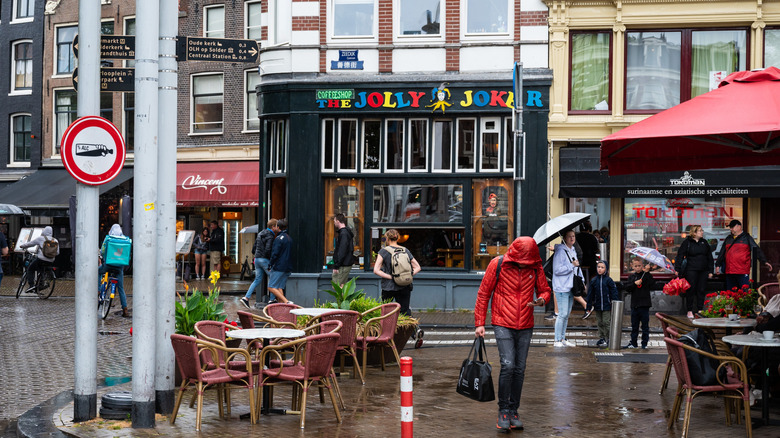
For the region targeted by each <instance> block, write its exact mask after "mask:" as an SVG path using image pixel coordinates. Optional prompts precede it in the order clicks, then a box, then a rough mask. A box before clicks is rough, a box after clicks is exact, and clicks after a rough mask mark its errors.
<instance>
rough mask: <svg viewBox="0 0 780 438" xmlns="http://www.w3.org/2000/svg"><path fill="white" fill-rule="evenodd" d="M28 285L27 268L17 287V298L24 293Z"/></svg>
mask: <svg viewBox="0 0 780 438" xmlns="http://www.w3.org/2000/svg"><path fill="white" fill-rule="evenodd" d="M26 287H27V270H26V269H25V270H24V273H23V274H22V278H21V280H19V287H17V288H16V298H19V295H21V294H22V291H23V290H25V288H26Z"/></svg>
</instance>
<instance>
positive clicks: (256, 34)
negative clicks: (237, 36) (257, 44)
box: [245, 2, 262, 41]
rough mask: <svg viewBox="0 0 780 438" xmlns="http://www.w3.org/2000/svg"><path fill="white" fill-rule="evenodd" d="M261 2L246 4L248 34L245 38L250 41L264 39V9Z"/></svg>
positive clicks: (246, 33)
mask: <svg viewBox="0 0 780 438" xmlns="http://www.w3.org/2000/svg"><path fill="white" fill-rule="evenodd" d="M261 6H262V5H261V3H260V2H251V3H250V2H247V3H246V32H245V38H247V39H250V40H257V41H260V39H262V34H261V27H262V23H261V21H260V20H261V17H262V7H261Z"/></svg>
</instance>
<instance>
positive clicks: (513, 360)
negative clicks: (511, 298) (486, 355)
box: [493, 325, 533, 412]
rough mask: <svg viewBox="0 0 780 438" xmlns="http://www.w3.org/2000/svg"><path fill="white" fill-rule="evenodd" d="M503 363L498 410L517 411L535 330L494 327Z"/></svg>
mask: <svg viewBox="0 0 780 438" xmlns="http://www.w3.org/2000/svg"><path fill="white" fill-rule="evenodd" d="M493 332H494V333H495V335H496V345H498V356H499V360H500V361H501V373H500V374H499V375H498V409H499V410H510V411H513V412H514V411H517V407H518V406H520V395H521V394H522V392H523V381H524V380H525V360H526V358H527V357H528V347H529V346H530V345H531V335H532V334H533V329H532V328H528V329H522V330H514V329H510V328H506V327H501V326H499V325H496V326H493Z"/></svg>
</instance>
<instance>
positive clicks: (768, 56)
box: [764, 29, 780, 68]
mask: <svg viewBox="0 0 780 438" xmlns="http://www.w3.org/2000/svg"><path fill="white" fill-rule="evenodd" d="M764 67H778V68H780V29H765V30H764Z"/></svg>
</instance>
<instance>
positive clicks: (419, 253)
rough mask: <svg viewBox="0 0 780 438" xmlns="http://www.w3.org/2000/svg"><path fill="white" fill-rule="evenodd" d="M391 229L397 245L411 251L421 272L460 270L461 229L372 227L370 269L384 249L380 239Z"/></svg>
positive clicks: (461, 266)
mask: <svg viewBox="0 0 780 438" xmlns="http://www.w3.org/2000/svg"><path fill="white" fill-rule="evenodd" d="M390 228H393V229H395V230H396V231H398V234H399V235H400V239H398V243H399V244H401V245H402V246H404V247H406V248H407V249H409V251H411V253H412V255H413V256H414V258H415V259H416V260H417V263H419V264H420V266H421V267H422V268H461V269H462V268H463V267H464V265H463V251H464V248H463V239H464V237H463V236H465V229H464V227H463V226H462V225H459V226H453V227H447V228H419V227H418V228H404V227H375V228H372V229H371V251H372V260H371V263H372V266H373V263H374V262H375V261H376V254H378V253H379V250H380V249H382V248H383V247H384V246H385V242H383V241H382V237H383V236H384V234H385V232H386V231H387V230H389V229H390Z"/></svg>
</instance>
